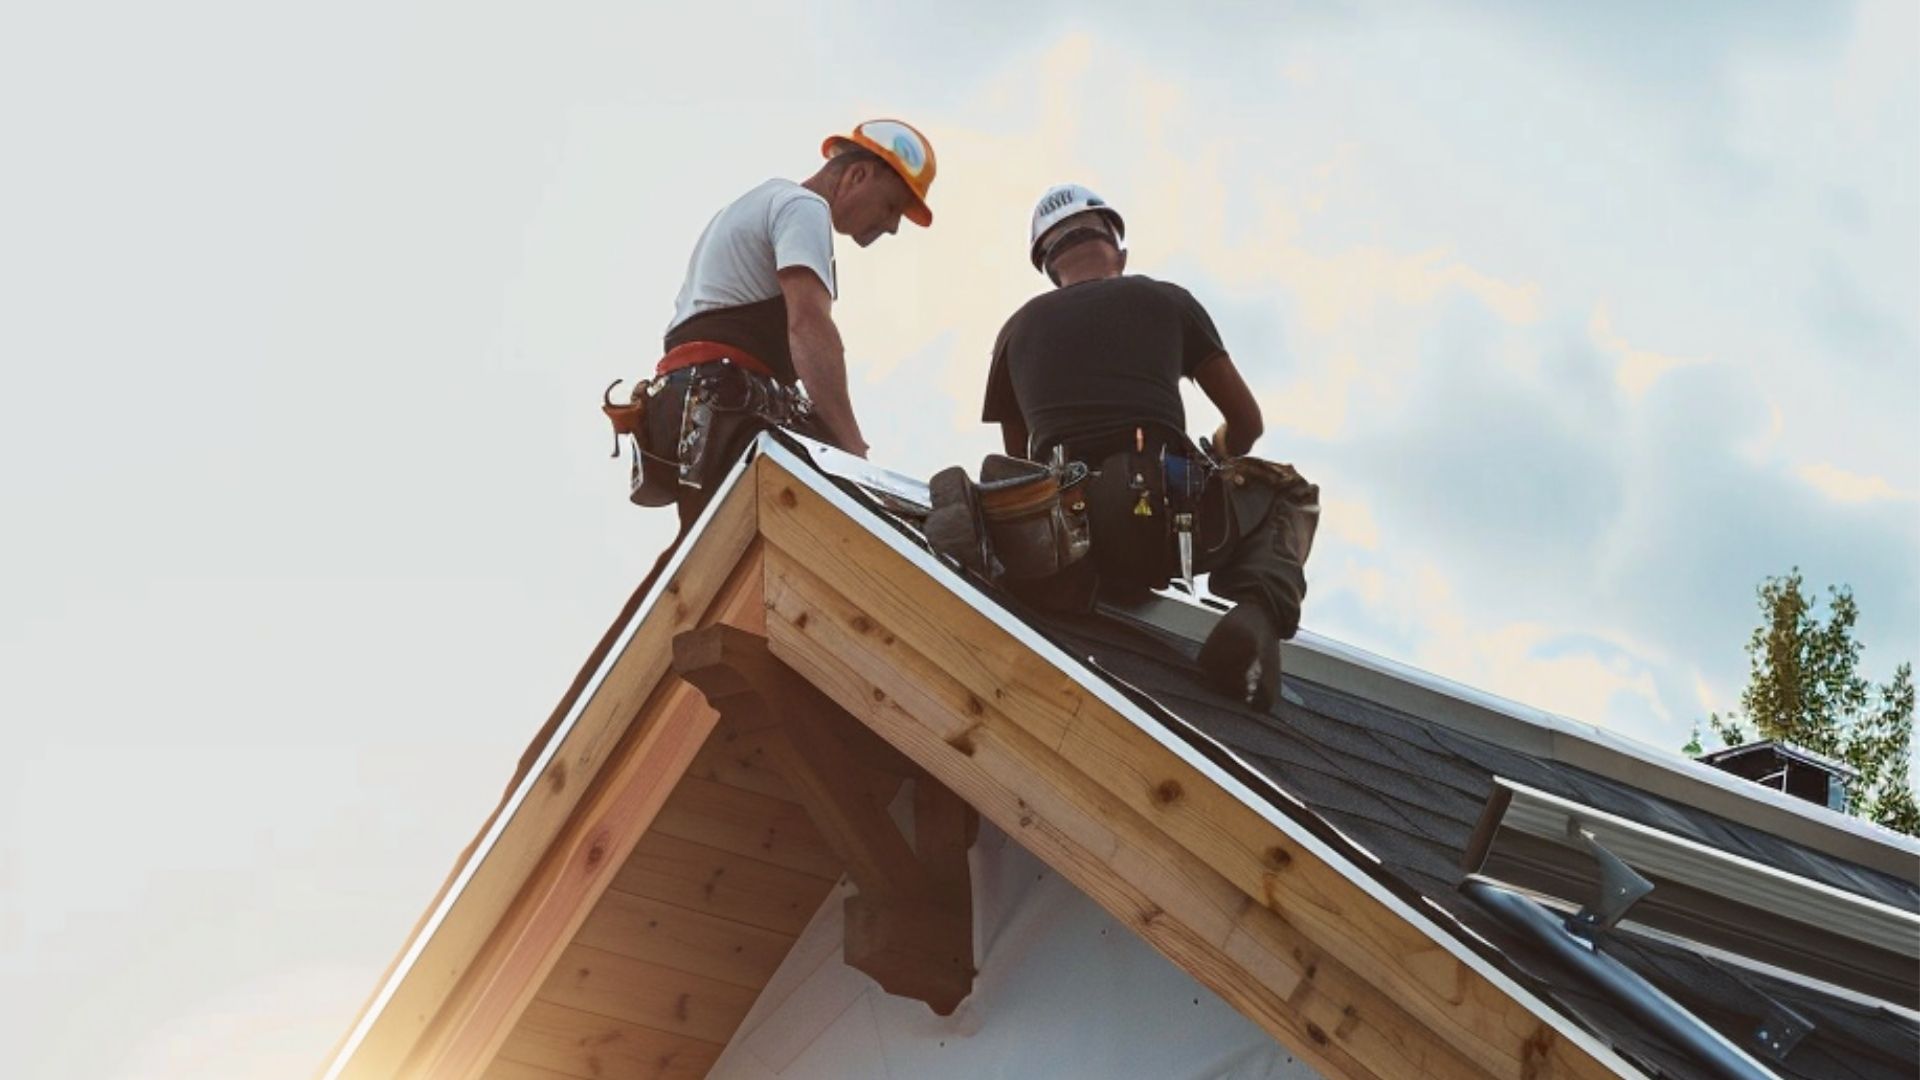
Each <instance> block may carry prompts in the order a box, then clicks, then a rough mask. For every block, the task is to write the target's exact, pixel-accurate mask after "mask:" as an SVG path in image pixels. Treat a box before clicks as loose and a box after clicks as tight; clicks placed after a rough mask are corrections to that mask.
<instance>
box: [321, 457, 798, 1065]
mask: <svg viewBox="0 0 1920 1080" xmlns="http://www.w3.org/2000/svg"><path fill="white" fill-rule="evenodd" d="M754 489H755V485H754V483H753V482H752V477H751V476H750V475H749V476H747V477H745V478H744V482H743V483H742V484H741V485H740V486H738V487H736V488H735V489H734V490H733V491H732V492H731V493H730V494H729V495H728V496H727V497H726V499H724V500H723V501H722V502H721V503H720V505H719V506H717V507H716V508H715V509H714V514H713V517H712V518H711V519H710V520H709V521H708V523H707V528H706V530H705V531H704V532H703V533H702V534H701V536H700V537H699V539H698V543H697V544H696V545H695V547H694V549H693V550H690V551H689V552H688V553H687V556H686V558H685V559H684V560H683V561H682V562H681V564H680V566H679V567H678V568H677V569H676V570H675V572H674V573H673V574H672V575H670V576H668V577H666V578H665V579H664V580H663V581H662V583H661V586H660V594H659V595H660V599H659V600H658V601H657V602H656V603H655V604H654V605H653V607H652V608H651V609H649V610H648V611H647V612H646V613H645V614H644V616H642V617H641V622H640V625H639V626H638V627H637V628H636V629H635V630H634V633H633V636H632V637H631V638H630V639H629V641H628V644H627V647H626V648H625V649H623V650H622V651H621V653H620V655H619V656H618V657H617V658H616V659H614V660H613V661H612V665H611V667H610V668H609V669H608V671H607V675H606V676H605V678H603V679H602V680H601V682H600V683H599V685H598V686H597V688H595V690H594V691H593V693H592V694H591V695H590V696H589V697H587V699H586V701H585V703H584V705H583V706H581V712H580V714H579V718H578V719H577V720H576V721H575V723H574V725H573V727H572V729H571V730H570V731H569V732H568V734H567V735H566V738H565V739H564V740H563V741H562V742H561V743H560V745H559V747H558V748H557V750H556V751H555V753H554V755H553V757H552V759H551V760H550V761H549V763H548V764H547V766H546V768H545V770H544V771H543V773H542V775H541V776H540V778H539V780H538V782H537V783H535V784H534V785H533V786H532V788H531V789H530V790H529V792H528V794H527V796H526V797H525V798H524V799H522V800H521V802H520V804H519V805H518V807H517V808H516V809H515V810H514V813H513V815H512V817H511V818H510V819H508V820H507V821H506V823H505V824H504V825H502V826H501V831H500V834H499V836H498V837H497V838H496V840H495V841H494V843H493V844H492V845H491V848H490V849H489V850H488V851H486V852H484V853H481V852H479V851H478V850H477V849H478V840H477V839H476V843H475V845H473V846H470V847H469V848H468V849H467V851H466V852H464V853H463V854H462V856H461V858H460V860H459V861H460V864H461V865H460V866H456V868H455V871H454V873H453V875H450V876H449V878H448V886H447V887H443V889H442V890H441V897H436V899H435V901H434V904H433V907H432V908H429V913H428V915H427V916H423V918H422V919H421V921H420V923H419V924H418V925H416V927H415V928H414V932H413V934H412V935H411V936H410V937H409V938H408V941H407V943H406V945H405V946H403V947H402V949H401V951H400V954H399V956H398V957H396V959H395V961H394V964H393V965H392V966H391V967H390V968H389V970H388V974H387V975H386V976H384V977H383V978H382V980H381V988H380V989H376V990H375V992H374V995H373V997H372V998H370V999H369V1001H368V1003H367V1005H366V1006H364V1007H363V1008H362V1010H361V1015H360V1016H357V1017H355V1022H354V1028H353V1029H351V1030H350V1031H349V1034H348V1037H347V1039H345V1040H343V1043H342V1048H341V1050H340V1051H339V1052H337V1053H336V1061H335V1064H336V1065H337V1067H338V1069H337V1071H338V1075H339V1076H341V1077H343V1078H351V1080H361V1078H364V1080H385V1078H387V1077H391V1076H393V1075H394V1073H395V1070H396V1069H397V1068H398V1067H399V1065H400V1063H401V1062H402V1061H404V1060H406V1059H407V1058H408V1057H409V1055H411V1054H412V1053H413V1052H414V1050H415V1048H416V1047H417V1045H418V1043H419V1042H420V1040H421V1038H422V1037H423V1035H424V1034H425V1033H426V1029H427V1027H428V1025H429V1024H430V1023H432V1022H433V1021H434V1019H435V1017H437V1016H439V1015H440V1013H441V1012H442V1009H443V1007H444V1006H445V1005H446V1003H447V1001H448V999H449V997H451V996H452V994H453V993H454V990H455V987H456V986H457V985H458V984H459V983H460V981H461V980H462V979H463V978H464V977H466V975H467V974H468V972H469V970H470V969H471V968H472V966H473V964H474V962H475V959H476V957H477V956H478V955H479V953H480V952H481V950H482V948H483V947H484V945H485V943H486V942H487V941H488V939H489V937H490V935H491V934H492V932H493V930H494V928H495V927H496V926H497V925H498V924H499V923H500V921H501V919H502V918H503V917H504V916H505V915H506V913H507V910H508V908H509V907H510V906H512V905H513V903H514V901H515V899H516V898H517V897H518V896H519V895H520V893H521V890H522V888H523V887H524V886H525V885H526V883H527V881H528V880H529V878H530V877H531V876H532V875H533V873H534V871H535V868H536V867H538V866H539V865H540V864H541V862H542V860H543V859H544V858H545V856H546V853H547V851H548V849H549V848H550V847H551V846H552V845H553V843H554V842H555V839H556V838H557V837H558V836H559V834H560V832H561V830H562V829H563V828H564V827H565V825H566V822H567V820H568V819H569V817H570V816H571V815H572V814H573V812H574V810H575V808H576V807H577V806H578V805H579V803H580V801H581V798H582V796H583V794H584V792H585V791H586V789H587V787H588V785H589V783H590V782H591V781H592V779H593V778H594V776H595V775H597V774H598V773H599V772H600V770H601V768H602V767H603V765H604V764H605V762H606V760H607V757H608V756H609V755H610V754H611V753H612V752H613V749H614V747H615V746H616V745H617V744H618V743H619V741H620V739H621V738H622V736H623V735H624V734H625V733H626V732H627V730H628V728H629V726H630V723H631V722H632V720H633V718H634V717H635V715H636V714H637V713H638V712H639V711H640V710H641V708H642V707H644V706H645V704H646V703H647V702H648V701H649V700H650V699H651V698H652V697H653V695H654V690H655V688H656V686H657V684H658V683H659V681H660V677H661V676H662V675H663V674H665V672H666V669H667V656H668V643H669V642H670V641H671V640H672V639H673V636H674V635H675V634H678V633H680V632H681V631H683V630H687V629H690V628H692V627H694V626H697V625H699V624H700V622H701V621H702V620H703V619H705V618H706V617H707V613H708V610H709V608H710V607H711V605H712V602H713V600H714V599H715V597H716V596H717V595H718V594H719V593H720V592H721V589H722V587H723V586H724V585H725V584H726V583H727V582H728V580H729V579H730V578H731V577H732V576H733V573H734V570H735V568H736V566H737V565H738V564H739V562H740V561H741V558H742V557H743V556H744V554H745V553H746V551H747V548H748V546H749V545H750V544H751V543H752V541H753V540H754V537H755V534H756V531H757V527H756V523H757V516H758V507H757V502H756V499H755V491H754ZM756 596H757V594H756ZM758 618H760V614H759V609H758V605H757V604H755V605H754V606H753V608H751V609H748V610H744V611H742V612H741V613H740V618H739V621H741V622H742V624H743V625H749V626H751V625H752V624H753V622H754V621H755V620H756V619H758ZM574 696H575V694H574V693H573V692H570V693H569V695H568V701H564V702H563V703H562V709H561V710H558V711H557V712H556V716H557V715H559V713H560V712H564V711H565V709H566V707H568V704H569V703H570V702H571V701H572V699H573V698H574ZM497 813H498V811H496V814H497ZM493 826H494V821H493V819H489V820H488V822H487V824H486V825H485V826H483V827H482V829H481V835H482V836H484V835H486V833H487V832H488V831H490V830H491V829H492V828H493ZM476 859H479V860H482V861H480V862H479V863H478V865H477V867H476V868H475V869H474V871H473V873H472V875H471V877H470V878H469V879H468V880H467V882H466V884H465V886H464V888H462V889H461V891H460V894H459V896H458V897H457V898H455V899H454V900H453V902H452V903H451V905H450V906H449V907H448V908H447V910H446V912H445V914H444V916H443V917H442V918H441V919H440V920H439V921H438V923H437V925H433V924H432V923H431V915H432V912H433V910H434V909H437V908H438V907H440V905H441V903H442V899H443V898H444V897H445V896H446V894H447V890H448V888H450V887H451V884H452V882H453V881H454V880H455V879H456V878H457V877H458V876H459V875H460V874H461V873H462V872H463V870H464V867H465V865H466V864H467V863H469V862H473V861H474V860H476ZM430 925H433V929H432V936H431V938H428V939H427V940H425V942H424V943H423V944H420V945H419V948H420V952H419V955H418V956H417V957H415V959H414V960H413V962H412V963H411V964H410V965H409V967H408V969H407V970H406V971H405V973H404V974H403V975H402V974H401V973H400V971H399V966H400V963H401V960H402V958H404V957H406V956H407V955H408V954H410V953H412V952H413V950H414V948H415V946H416V943H417V942H418V940H419V939H420V938H421V936H422V935H424V934H426V933H427V932H428V928H429V926H430ZM389 986H391V991H392V992H391V995H390V996H389V997H387V999H386V1001H385V1003H384V1005H381V1006H380V1007H379V1010H378V1013H377V1014H373V1010H374V1008H375V1005H376V1003H378V1002H379V1001H380V999H381V996H382V994H383V992H384V990H385V988H387V987H389ZM370 1014H371V1015H370ZM363 1023H364V1024H365V1032H364V1034H363V1035H362V1036H361V1037H360V1038H359V1040H358V1042H357V1043H351V1040H352V1034H353V1031H355V1030H358V1029H359V1028H360V1027H361V1026H362V1024H363ZM350 1044H351V1045H352V1050H351V1053H347V1050H346V1048H347V1046H348V1045H350ZM342 1055H344V1057H343V1056H342Z"/></svg>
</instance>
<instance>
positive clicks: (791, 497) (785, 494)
mask: <svg viewBox="0 0 1920 1080" xmlns="http://www.w3.org/2000/svg"><path fill="white" fill-rule="evenodd" d="M780 505H781V506H784V507H786V508H788V509H789V510H791V509H792V508H794V507H796V506H799V505H800V496H798V495H795V494H794V493H793V489H792V488H790V487H783V488H781V489H780Z"/></svg>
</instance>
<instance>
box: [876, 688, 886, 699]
mask: <svg viewBox="0 0 1920 1080" xmlns="http://www.w3.org/2000/svg"><path fill="white" fill-rule="evenodd" d="M873 700H875V701H885V700H887V692H886V691H885V690H882V689H880V688H879V687H877V686H876V687H874V688H873Z"/></svg>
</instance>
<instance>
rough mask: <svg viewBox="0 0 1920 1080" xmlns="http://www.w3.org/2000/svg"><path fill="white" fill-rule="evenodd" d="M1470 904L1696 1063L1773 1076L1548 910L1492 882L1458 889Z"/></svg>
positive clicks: (1735, 1075)
mask: <svg viewBox="0 0 1920 1080" xmlns="http://www.w3.org/2000/svg"><path fill="white" fill-rule="evenodd" d="M1460 891H1461V892H1463V893H1465V894H1466V895H1467V897H1468V898H1469V899H1471V900H1472V901H1473V902H1474V903H1476V904H1478V905H1480V907H1481V908H1482V909H1483V910H1485V911H1486V912H1487V913H1488V914H1490V915H1492V916H1493V917H1494V918H1496V919H1499V920H1500V921H1501V922H1503V923H1505V924H1506V925H1507V926H1509V927H1510V928H1512V929H1514V930H1516V931H1518V932H1520V933H1521V934H1524V935H1525V936H1526V937H1527V938H1528V939H1530V940H1531V941H1532V942H1533V943H1534V944H1535V945H1537V946H1539V947H1540V948H1541V949H1544V950H1546V951H1547V952H1548V953H1550V954H1551V955H1553V956H1554V958H1555V959H1557V960H1559V961H1560V962H1561V963H1563V964H1566V965H1567V966H1568V967H1570V968H1572V969H1574V970H1575V971H1578V972H1580V974H1581V975H1582V976H1584V977H1585V978H1586V979H1587V981H1588V982H1589V983H1590V984H1591V985H1593V986H1594V987H1595V988H1597V989H1598V990H1600V991H1601V993H1603V994H1604V995H1606V997H1607V998H1608V999H1609V1000H1610V1001H1612V1002H1613V1004H1614V1005H1615V1006H1617V1007H1618V1008H1620V1009H1622V1010H1623V1011H1625V1012H1626V1013H1627V1014H1628V1015H1630V1016H1633V1017H1636V1018H1637V1019H1639V1021H1640V1022H1641V1023H1643V1024H1645V1025H1647V1027H1649V1028H1651V1029H1652V1030H1654V1031H1657V1032H1659V1033H1660V1035H1661V1036H1662V1037H1663V1038H1665V1039H1666V1040H1667V1041H1668V1042H1669V1043H1672V1044H1673V1045H1675V1046H1677V1047H1679V1048H1680V1049H1681V1050H1682V1051H1683V1052H1685V1053H1686V1054H1687V1055H1688V1056H1689V1057H1691V1058H1692V1059H1693V1060H1694V1061H1695V1062H1697V1063H1699V1064H1700V1065H1702V1066H1704V1067H1705V1068H1707V1069H1709V1070H1711V1071H1712V1073H1713V1075H1715V1076H1718V1077H1725V1078H1727V1080H1773V1077H1774V1075H1775V1074H1774V1073H1773V1072H1772V1071H1771V1070H1769V1069H1768V1068H1767V1067H1766V1066H1764V1065H1762V1064H1760V1063H1759V1062H1758V1061H1756V1060H1754V1058H1753V1057H1752V1055H1750V1054H1748V1053H1747V1052H1746V1051H1745V1050H1743V1049H1741V1048H1740V1047H1738V1046H1736V1045H1734V1044H1733V1042H1732V1041H1731V1040H1729V1039H1728V1038H1727V1037H1726V1036H1724V1035H1722V1034H1720V1033H1719V1032H1717V1031H1715V1030H1714V1029H1713V1028H1712V1027H1710V1026H1708V1025H1707V1024H1706V1023H1705V1022H1703V1021H1702V1020H1701V1019H1700V1018H1699V1017H1697V1016H1695V1015H1693V1014H1692V1013H1690V1012H1688V1011H1687V1010H1686V1009H1685V1008H1684V1007H1683V1006H1681V1005H1680V1004H1679V1003H1678V1002H1676V1001H1674V1000H1673V999H1672V998H1670V997H1668V996H1667V995H1665V994H1663V993H1661V992H1660V990H1659V988H1658V987H1655V986H1654V985H1653V984H1652V983H1650V982H1648V981H1647V980H1645V979H1643V978H1641V977H1640V976H1639V975H1637V974H1635V973H1634V972H1633V970H1632V969H1631V968H1629V967H1627V966H1626V965H1625V964H1622V963H1621V962H1619V961H1618V960H1615V959H1614V958H1613V957H1611V956H1608V955H1607V954H1605V953H1603V952H1600V951H1599V950H1597V949H1595V948H1594V947H1593V946H1592V945H1591V944H1590V943H1589V942H1587V941H1585V940H1583V939H1581V938H1579V937H1577V936H1576V935H1574V934H1572V933H1570V932H1568V930H1567V929H1566V927H1565V926H1564V925H1563V924H1562V923H1561V921H1560V920H1559V919H1557V918H1555V917H1554V915H1553V914H1552V913H1551V912H1549V911H1548V910H1547V909H1546V908H1543V907H1541V906H1540V905H1539V904H1536V903H1534V902H1533V901H1532V900H1529V899H1527V898H1526V897H1524V896H1520V895H1518V894H1516V893H1513V892H1511V891H1509V890H1506V889H1502V888H1500V887H1498V886H1496V885H1494V884H1492V883H1490V882H1487V881H1485V880H1481V879H1477V878H1469V879H1468V880H1467V881H1465V882H1463V883H1462V884H1461V886H1460Z"/></svg>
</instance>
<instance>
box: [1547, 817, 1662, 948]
mask: <svg viewBox="0 0 1920 1080" xmlns="http://www.w3.org/2000/svg"><path fill="white" fill-rule="evenodd" d="M1567 839H1569V840H1572V841H1573V842H1574V843H1575V844H1577V845H1579V846H1581V847H1584V848H1586V849H1587V853H1588V854H1590V855H1592V856H1593V861H1594V864H1595V865H1596V866H1597V867H1598V868H1599V871H1600V895H1599V896H1597V897H1595V898H1594V899H1593V901H1592V902H1591V903H1589V904H1587V906H1585V907H1583V908H1581V909H1580V910H1579V911H1577V912H1575V913H1573V914H1572V915H1569V916H1567V930H1568V932H1570V933H1572V934H1573V935H1574V936H1575V937H1578V938H1581V939H1582V940H1584V941H1588V942H1591V941H1593V939H1594V938H1596V937H1598V936H1599V935H1601V934H1603V933H1605V932H1606V931H1608V930H1610V929H1612V928H1613V924H1615V923H1617V922H1619V921H1620V919H1621V917H1622V916H1624V915H1625V914H1626V913H1627V912H1628V911H1629V910H1630V909H1631V908H1632V907H1633V905H1635V904H1637V903H1639V902H1640V900H1641V899H1642V898H1643V897H1645V896H1646V895H1647V894H1648V893H1650V892H1652V891H1653V882H1651V881H1648V880H1647V879H1646V878H1643V877H1641V876H1640V875H1639V874H1638V873H1636V872H1635V871H1634V869H1633V867H1631V866H1628V865H1627V864H1626V863H1625V862H1623V861H1621V859H1620V856H1618V855H1615V854H1614V853H1613V852H1611V851H1608V850H1607V849H1606V848H1605V847H1603V846H1602V845H1601V843H1600V841H1598V840H1595V839H1594V838H1593V833H1591V832H1588V831H1587V830H1586V829H1583V828H1581V827H1580V822H1579V820H1578V819H1569V820H1568V821H1567Z"/></svg>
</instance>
